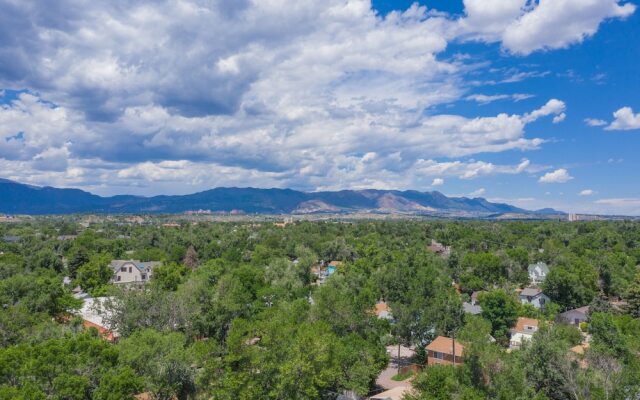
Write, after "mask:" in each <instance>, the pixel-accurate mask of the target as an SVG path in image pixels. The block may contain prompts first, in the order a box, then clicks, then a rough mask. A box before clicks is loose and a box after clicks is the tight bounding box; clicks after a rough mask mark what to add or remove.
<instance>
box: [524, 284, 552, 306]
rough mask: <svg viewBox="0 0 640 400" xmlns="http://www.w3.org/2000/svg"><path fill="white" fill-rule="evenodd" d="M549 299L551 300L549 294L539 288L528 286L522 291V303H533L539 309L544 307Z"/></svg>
mask: <svg viewBox="0 0 640 400" xmlns="http://www.w3.org/2000/svg"><path fill="white" fill-rule="evenodd" d="M549 301H551V299H550V298H549V296H547V295H546V294H544V293H542V290H540V289H538V288H526V289H523V290H522V292H520V302H521V303H522V304H531V305H532V306H534V307H535V308H538V309H542V308H544V307H545V304H546V303H548V302H549Z"/></svg>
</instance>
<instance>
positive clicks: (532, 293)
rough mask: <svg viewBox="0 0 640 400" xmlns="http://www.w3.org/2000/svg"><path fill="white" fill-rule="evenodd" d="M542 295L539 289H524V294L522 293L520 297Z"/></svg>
mask: <svg viewBox="0 0 640 400" xmlns="http://www.w3.org/2000/svg"><path fill="white" fill-rule="evenodd" d="M540 293H542V290H540V289H538V288H524V289H522V292H520V296H537V295H539V294H540Z"/></svg>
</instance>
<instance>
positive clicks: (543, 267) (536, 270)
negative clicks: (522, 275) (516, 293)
mask: <svg viewBox="0 0 640 400" xmlns="http://www.w3.org/2000/svg"><path fill="white" fill-rule="evenodd" d="M528 271H529V279H530V280H531V284H532V285H534V286H537V285H539V284H541V283H542V282H544V280H545V279H546V278H547V275H548V274H549V267H548V266H547V264H545V263H543V262H537V263H535V264H531V265H529V268H528Z"/></svg>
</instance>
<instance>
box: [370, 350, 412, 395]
mask: <svg viewBox="0 0 640 400" xmlns="http://www.w3.org/2000/svg"><path fill="white" fill-rule="evenodd" d="M387 353H388V354H389V358H390V360H389V365H388V366H387V368H386V369H385V370H383V371H382V372H381V373H380V375H379V376H378V378H377V379H376V384H377V385H378V386H380V387H382V388H384V389H393V388H394V387H398V386H411V381H410V380H409V379H407V380H405V381H394V380H393V379H391V378H392V377H393V376H395V375H396V374H397V373H398V361H399V362H400V365H407V364H409V363H410V359H411V357H413V355H414V354H415V351H414V350H413V349H412V348H409V347H404V346H400V358H398V346H387Z"/></svg>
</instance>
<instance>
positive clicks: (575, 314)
mask: <svg viewBox="0 0 640 400" xmlns="http://www.w3.org/2000/svg"><path fill="white" fill-rule="evenodd" d="M588 319H589V306H584V307H580V308H576V309H574V310H569V311H565V312H563V313H561V314H558V321H559V322H564V323H565V324H569V325H575V326H577V327H580V324H581V323H583V322H587V320H588Z"/></svg>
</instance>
